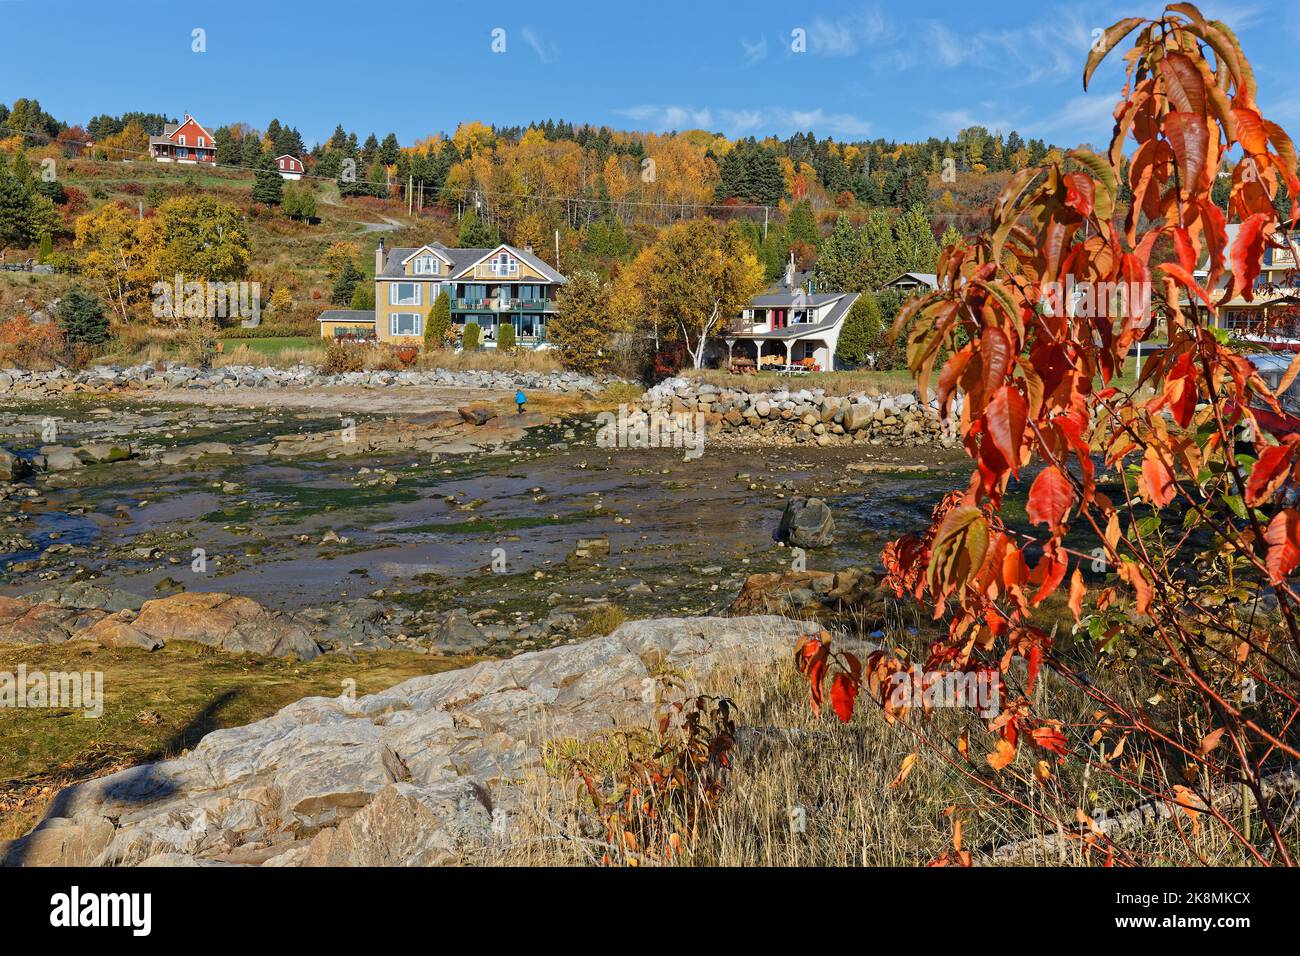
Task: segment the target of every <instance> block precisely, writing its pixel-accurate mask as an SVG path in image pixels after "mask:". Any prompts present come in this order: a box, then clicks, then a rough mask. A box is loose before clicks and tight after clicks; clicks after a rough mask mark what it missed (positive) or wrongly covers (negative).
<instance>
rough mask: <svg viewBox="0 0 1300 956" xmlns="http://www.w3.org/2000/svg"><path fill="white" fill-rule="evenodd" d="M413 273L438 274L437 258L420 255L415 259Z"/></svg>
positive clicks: (422, 274)
mask: <svg viewBox="0 0 1300 956" xmlns="http://www.w3.org/2000/svg"><path fill="white" fill-rule="evenodd" d="M415 274H416V275H418V276H435V275H437V274H438V260H437V259H435V258H434V257H433V256H420V257H418V258H417V259H416V260H415Z"/></svg>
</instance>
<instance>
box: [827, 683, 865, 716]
mask: <svg viewBox="0 0 1300 956" xmlns="http://www.w3.org/2000/svg"><path fill="white" fill-rule="evenodd" d="M857 695H858V685H857V684H855V683H854V682H853V678H851V677H850V676H849V675H848V674H836V675H835V679H834V680H832V681H831V707H832V709H834V711H835V716H836V717H838V718H839V719H840V723H843V724H847V723H848V722H849V721H850V720H852V719H853V702H854V699H855V698H856V697H857Z"/></svg>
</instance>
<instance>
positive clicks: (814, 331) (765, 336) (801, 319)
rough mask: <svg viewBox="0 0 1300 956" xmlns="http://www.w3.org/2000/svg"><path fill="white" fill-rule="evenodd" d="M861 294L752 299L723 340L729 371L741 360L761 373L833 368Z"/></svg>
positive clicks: (784, 294) (783, 294)
mask: <svg viewBox="0 0 1300 956" xmlns="http://www.w3.org/2000/svg"><path fill="white" fill-rule="evenodd" d="M858 295H859V293H857V292H816V293H812V294H809V293H805V292H804V291H803V290H801V289H796V290H795V291H793V292H776V293H766V294H764V295H759V296H755V297H754V298H753V299H752V300H750V303H749V307H748V308H747V309H745V310H744V311H743V312H742V313H741V316H740V318H739V319H738V320H736V321H734V322H733V323H732V324H731V327H730V329H728V330H727V331H726V332H724V333H723V334H722V336H721V338H722V341H723V342H725V343H726V346H727V366H728V367H730V366H731V363H732V361H733V359H735V358H738V357H740V356H742V355H743V356H744V357H745V358H752V359H753V361H754V364H755V365H756V366H757V367H758V368H762V367H763V366H764V365H765V364H766V365H773V364H777V365H797V364H798V363H800V362H803V361H806V360H808V359H811V360H812V361H813V362H815V363H816V365H817V368H818V369H819V370H821V371H823V372H829V371H830V370H831V369H833V368H834V362H835V349H836V346H838V345H839V341H840V332H841V331H842V329H843V328H844V319H845V317H847V316H848V314H849V310H850V309H851V308H853V303H854V302H856V301H857V300H858Z"/></svg>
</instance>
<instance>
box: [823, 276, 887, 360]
mask: <svg viewBox="0 0 1300 956" xmlns="http://www.w3.org/2000/svg"><path fill="white" fill-rule="evenodd" d="M884 331H885V323H884V320H883V319H882V318H881V316H880V304H879V303H878V302H877V301H876V297H875V296H874V295H873V294H871V293H870V292H864V293H862V295H860V296H858V300H857V301H856V302H854V303H853V307H852V308H851V309H849V314H848V315H847V316H845V317H844V328H842V329H841V330H840V341H839V344H838V345H836V347H835V357H836V358H837V359H838V360H839V361H840V362H842V363H843V364H845V365H854V366H856V365H865V364H866V362H867V358H868V356H870V355H871V354H872V351H873V349H874V347H875V346H876V344H877V343H878V342H879V341H880V339H881V336H882V335H884Z"/></svg>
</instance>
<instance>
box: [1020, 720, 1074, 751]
mask: <svg viewBox="0 0 1300 956" xmlns="http://www.w3.org/2000/svg"><path fill="white" fill-rule="evenodd" d="M1029 738H1030V739H1031V740H1032V741H1033V742H1034V745H1035V746H1037V747H1041V748H1042V749H1043V750H1050V751H1051V752H1052V753H1054V754H1060V755H1061V756H1062V757H1064V756H1065V755H1066V754H1067V753H1069V750H1070V742H1069V741H1068V740H1066V739H1065V734H1063V733H1061V732H1060V731H1059V730H1057V729H1056V728H1055V727H1035V728H1034V729H1033V730H1031V731H1030V732H1029Z"/></svg>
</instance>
